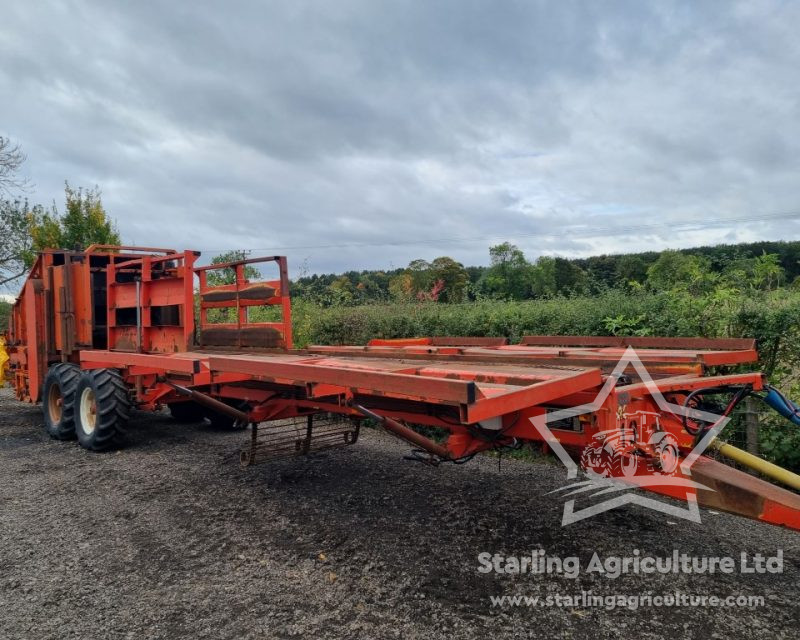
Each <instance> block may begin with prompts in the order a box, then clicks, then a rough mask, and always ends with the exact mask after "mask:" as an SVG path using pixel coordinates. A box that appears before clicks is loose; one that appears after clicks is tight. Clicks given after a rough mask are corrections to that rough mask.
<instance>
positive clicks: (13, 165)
mask: <svg viewBox="0 0 800 640" xmlns="http://www.w3.org/2000/svg"><path fill="white" fill-rule="evenodd" d="M23 162H25V154H24V153H23V152H22V148H21V147H20V146H19V145H18V144H15V143H13V142H11V140H9V139H8V138H4V137H3V136H0V193H7V194H8V193H11V191H12V190H13V189H15V188H16V189H18V188H21V187H23V186H25V184H26V181H25V180H23V179H20V178H18V177H17V172H18V171H19V168H20V167H21V166H22V163H23Z"/></svg>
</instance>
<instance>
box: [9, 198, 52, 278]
mask: <svg viewBox="0 0 800 640" xmlns="http://www.w3.org/2000/svg"><path fill="white" fill-rule="evenodd" d="M41 215H42V208H41V207H40V206H34V207H31V206H30V205H29V204H28V202H27V201H22V202H20V201H19V200H14V201H13V202H12V201H10V200H0V238H2V243H1V244H0V286H3V285H10V284H11V283H13V281H14V280H16V279H17V278H20V277H22V276H23V275H25V273H26V271H27V270H28V267H29V266H30V265H31V263H32V262H33V258H34V256H35V255H36V254H35V252H34V251H33V239H32V238H31V234H30V221H31V219H33V218H34V217H36V216H41Z"/></svg>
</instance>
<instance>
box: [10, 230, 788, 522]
mask: <svg viewBox="0 0 800 640" xmlns="http://www.w3.org/2000/svg"><path fill="white" fill-rule="evenodd" d="M198 255H199V254H197V253H196V252H193V251H184V252H182V253H178V252H176V251H174V250H171V249H148V248H137V247H110V246H100V245H98V246H92V247H90V248H89V249H87V250H86V251H85V252H66V251H47V252H44V253H42V254H41V255H40V256H39V258H38V259H37V261H36V263H35V264H34V266H33V268H32V270H31V273H30V275H29V278H28V280H27V281H26V283H25V285H24V287H23V291H22V294H21V295H20V298H19V300H18V301H17V303H16V304H15V306H14V309H13V311H12V319H11V329H10V334H9V340H8V344H9V350H10V355H11V363H12V370H13V372H14V384H15V387H16V390H17V396H18V397H19V398H20V399H23V400H27V401H31V402H35V401H37V400H38V399H39V393H40V389H41V384H42V380H43V378H44V375H45V373H46V371H47V368H48V366H49V365H51V364H53V363H55V362H63V361H68V362H75V363H79V364H80V366H81V367H82V368H83V369H98V368H113V369H117V370H119V371H121V372H122V374H123V377H124V379H125V381H126V382H127V384H128V385H129V387H130V393H131V396H132V398H133V400H134V401H135V403H136V404H137V406H139V408H142V409H157V408H159V407H161V406H163V405H164V404H170V403H173V402H181V401H186V396H185V395H181V393H180V389H183V391H184V393H185V392H186V390H187V389H190V390H191V393H194V394H195V395H194V396H193V397H195V398H198V399H203V398H205V400H204V401H208V402H212V403H213V401H214V400H215V399H216V400H217V401H220V400H221V401H228V402H234V403H236V404H237V406H244V407H245V409H244V410H243V411H244V413H242V412H241V411H239V410H237V411H239V412H238V414H237V415H240V416H242V415H246V417H247V419H248V421H249V422H253V423H259V422H268V421H271V420H278V419H283V418H292V417H297V416H309V415H313V414H317V413H322V412H329V413H334V414H339V415H342V416H349V417H354V418H363V416H364V415H369V416H373V417H375V416H377V417H378V418H379V419H381V420H384V421H385V424H386V425H387V428H388V429H390V430H391V431H392V432H393V433H394V434H396V435H399V436H401V437H405V436H409V431H408V427H407V426H406V425H404V424H402V423H408V424H419V425H426V426H429V427H435V428H439V429H442V430H444V431H446V432H447V438H446V441H445V443H444V444H443V445H441V444H438V443H428V444H426V441H425V438H424V437H423V436H420V435H417V436H414V437H413V438H411V437H410V436H409V439H411V440H413V442H414V443H416V444H420V443H422V444H423V445H424V446H423V448H425V449H426V450H427V451H429V452H437V454H436V455H439V457H444V458H446V459H450V460H453V459H459V458H463V457H464V456H469V455H472V454H474V453H477V452H479V451H483V450H487V449H491V448H495V447H500V446H505V445H509V444H511V443H513V442H515V441H518V440H527V441H535V442H540V443H542V445H543V446H547V444H548V442H551V441H550V440H548V439H547V438H545V437H543V436H542V434H541V433H540V432H539V430H538V429H537V428H536V427H535V426H534V423H533V422H532V420H533V419H536V418H540V417H541V416H543V415H544V414H545V412H547V411H551V410H554V409H558V408H569V407H574V406H578V405H589V403H595V404H594V405H591V408H590V409H587V410H586V413H585V414H584V415H581V416H577V417H575V420H574V421H573V422H571V423H569V425H568V426H567V425H564V426H561V427H560V428H555V427H554V428H553V429H552V430H551V432H552V433H553V434H554V437H555V438H556V439H557V441H558V442H559V443H561V444H562V445H564V446H565V447H567V449H568V450H569V451H571V452H573V453H574V454H575V455H576V456H577V455H578V454H579V452H580V450H581V449H582V448H584V447H585V446H586V445H587V444H588V443H590V442H591V441H592V439H593V438H594V437H595V436H596V435H597V434H598V433H601V432H605V431H612V430H615V429H616V430H618V431H619V432H620V433H621V434H622V436H623V443H624V447H625V450H624V455H625V456H627V457H628V458H629V459H632V458H642V459H643V460H652V459H654V456H656V454H657V452H656V451H655V449H654V446H653V444H652V442H650V440H651V439H652V437H653V435H654V434H655V433H656V432H661V431H663V432H664V433H667V434H669V435H670V437H672V438H673V439H674V441H675V443H676V446H677V447H678V449H679V455H680V456H682V457H685V456H686V455H688V454H689V452H690V451H691V450H692V448H693V446H694V443H695V438H694V436H692V435H691V434H690V433H688V432H687V431H686V429H685V428H684V426H683V422H682V418H681V417H680V416H677V415H674V414H673V413H672V411H671V410H669V409H665V407H664V405H663V399H660V398H659V396H660V395H664V396H666V397H668V398H669V401H670V402H671V403H678V404H680V403H681V402H683V401H684V400H685V399H686V398H687V396H688V394H689V393H690V392H691V391H692V390H695V389H703V388H711V387H724V388H739V387H741V386H743V385H744V386H747V387H748V388H752V389H755V390H757V389H761V388H762V387H763V384H764V380H763V377H762V376H761V374H759V373H737V374H729V375H708V369H709V367H717V366H737V365H740V364H742V363H746V362H754V361H756V359H757V353H756V350H755V344H754V342H753V341H752V340H730V339H723V340H716V339H714V340H707V339H704V338H672V339H668V338H651V337H630V338H622V337H593V336H588V337H587V336H526V337H525V338H523V340H522V341H521V343H520V344H514V345H511V344H508V340H507V339H506V338H474V337H431V338H413V339H400V340H386V339H380V340H373V341H371V342H370V343H369V344H367V345H365V346H314V347H310V348H308V349H306V350H302V351H300V350H292V326H291V322H292V318H291V303H290V298H289V279H288V270H287V264H286V258H285V257H283V256H271V257H266V258H255V259H248V260H240V261H235V262H231V263H226V264H216V265H208V266H202V267H195V266H194V263H195V261H196V259H197V256H198ZM262 262H275V263H276V265H277V267H278V270H279V278H278V279H277V280H266V281H260V282H249V281H248V280H247V278H246V277H245V268H246V266H247V265H250V264H256V263H262ZM218 269H232V270H233V272H234V274H235V277H234V281H233V282H232V283H231V284H224V285H217V286H210V285H209V284H208V273H209V272H210V271H212V270H218ZM195 274H197V277H198V280H199V288H198V289H197V292H196V295H197V298H198V301H197V305H198V309H199V313H198V314H197V316H198V317H197V319H195V311H194V310H195V288H194V283H195V281H194V276H195ZM259 306H275V307H280V309H281V320H280V321H279V322H250V315H249V310H250V309H253V308H254V307H259ZM217 309H233V310H234V312H233V315H234V317H235V322H220V323H215V322H212V321H211V318H210V315H211V313H212V312H213V310H217ZM195 320H197V321H195ZM630 348H633V349H635V351H636V356H637V357H638V359H639V360H640V361H641V362H642V363H643V364H644V365H645V366H646V369H647V372H648V374H649V375H650V376H651V378H652V379H653V381H651V382H647V381H643V380H641V379H640V377H639V375H638V371H637V369H636V368H635V367H632V366H628V367H627V368H626V369H625V371H624V376H623V377H622V378H618V379H615V380H611V378H610V375H611V373H612V372H613V371H614V369H615V368H616V367H617V365H618V363H619V361H620V359H621V358H623V357H625V356H626V354H627V353H628V352H627V350H628V349H630ZM611 383H613V384H611ZM608 385H610V386H608ZM601 391H604V392H606V393H605V395H603V394H602V393H601ZM198 392H199V393H201V394H204V395H203V396H198V395H196V394H197V393H198ZM217 406H220V402H217ZM636 416H640V417H636ZM645 416H652V417H653V418H652V420H651V421H650V422H647V421H646V420H645V418H644V417H645ZM404 434H405V436H404ZM696 470H697V471H696V473H695V471H694V470H693V477H695V476H696V478H695V479H697V478H703V479H705V480H707V482H708V483H709V486H713V487H714V488H715V489H716V492H715V493H713V494H712V493H710V492H707V491H706V492H704V491H700V492H694V493H693V494H691V495H693V496H695V497H696V498H697V499H698V501H699V502H700V503H701V504H706V505H710V506H715V507H716V508H720V509H726V510H729V511H733V512H736V513H740V514H742V515H746V516H748V517H752V518H757V519H760V520H763V521H766V522H771V523H775V524H783V525H786V526H790V527H793V528H796V529H800V498H798V497H797V496H796V495H795V494H792V493H790V492H788V491H785V490H783V489H780V488H778V487H776V486H774V485H771V484H769V483H766V482H763V481H761V480H758V479H756V478H752V477H750V476H748V475H747V474H743V473H741V472H739V471H736V470H735V469H732V468H730V467H726V466H725V465H721V464H720V463H718V462H715V461H713V460H710V459H706V458H701V459H700V462H699V464H698V466H697V467H696ZM648 490H652V491H656V492H659V493H663V494H665V495H670V496H672V497H677V498H686V497H687V495H689V494H690V493H691V491H694V490H691V491H690V490H687V489H684V488H670V487H667V488H664V487H660V488H657V487H652V488H648Z"/></svg>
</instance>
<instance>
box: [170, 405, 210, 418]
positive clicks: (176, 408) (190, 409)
mask: <svg viewBox="0 0 800 640" xmlns="http://www.w3.org/2000/svg"><path fill="white" fill-rule="evenodd" d="M169 412H170V415H172V419H173V420H175V421H177V422H186V423H192V422H203V420H205V419H206V413H207V412H208V410H207V409H206V408H205V407H204V406H203V405H201V404H197V403H196V402H192V401H191V400H190V401H188V402H173V403H172V404H170V405H169Z"/></svg>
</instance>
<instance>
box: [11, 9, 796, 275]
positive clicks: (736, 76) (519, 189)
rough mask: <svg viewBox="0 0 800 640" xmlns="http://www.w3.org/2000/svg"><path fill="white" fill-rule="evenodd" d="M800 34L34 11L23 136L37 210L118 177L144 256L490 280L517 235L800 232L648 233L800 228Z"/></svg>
mask: <svg viewBox="0 0 800 640" xmlns="http://www.w3.org/2000/svg"><path fill="white" fill-rule="evenodd" d="M798 18H800V8H798V6H797V5H793V4H790V3H780V2H777V1H776V2H770V1H765V2H760V3H751V2H741V3H734V4H720V3H717V2H659V3H644V2H634V1H630V2H604V3H594V2H508V3H490V2H485V3H472V2H470V3H466V2H461V1H459V0H449V1H439V2H425V3H420V2H393V3H376V2H367V1H363V2H355V1H352V2H344V1H342V2H336V3H330V2H305V1H304V2H291V3H279V2H272V3H264V2H255V1H253V2H230V3H217V2H193V3H155V2H136V3H102V2H72V3H66V4H65V3H58V2H50V3H14V4H12V5H11V6H9V7H7V8H5V9H4V20H3V22H2V23H0V95H3V96H6V99H4V100H3V101H2V102H0V130H1V131H2V133H3V134H4V135H10V136H12V137H13V138H15V139H16V140H18V141H20V142H21V143H22V144H23V145H24V147H25V149H26V151H27V152H28V155H29V163H28V165H27V171H28V173H29V174H30V177H31V178H32V180H33V181H34V182H35V183H36V185H37V189H36V193H35V197H36V199H37V200H39V201H43V202H49V201H51V200H53V199H55V200H57V201H60V200H61V194H60V190H61V187H62V184H63V180H64V179H68V180H70V182H72V183H74V184H85V185H92V184H95V183H97V184H99V185H100V186H101V188H102V189H103V191H104V199H105V202H106V205H107V208H108V209H109V211H111V213H112V214H113V215H114V216H115V217H116V218H117V219H118V222H119V226H120V229H121V231H122V233H123V236H124V238H125V239H126V240H127V241H136V242H140V243H145V244H152V243H153V242H154V240H158V244H171V245H176V246H183V245H190V246H192V247H197V248H200V249H209V250H214V249H227V248H254V249H256V248H270V249H275V248H279V247H298V248H297V249H294V250H293V253H292V254H290V262H292V263H298V264H299V263H300V262H301V261H302V260H304V259H305V258H308V267H309V268H310V269H311V270H312V271H332V270H341V269H348V268H380V267H388V266H389V265H393V266H402V265H404V264H406V263H407V262H408V261H409V260H410V259H412V258H415V257H420V256H422V257H428V258H431V257H435V256H436V255H441V254H444V253H446V254H449V255H453V256H454V257H456V258H457V259H459V260H462V261H463V262H466V263H470V264H475V263H485V262H486V261H487V259H488V251H487V247H488V244H489V243H490V242H492V241H497V240H502V239H509V240H512V241H515V240H516V241H517V242H518V244H519V245H520V246H521V247H522V248H523V249H525V251H526V252H527V253H529V254H530V255H531V256H535V255H539V254H541V253H559V254H562V255H586V254H589V253H595V252H600V251H603V252H605V251H620V250H625V251H627V250H637V249H650V248H664V247H666V246H689V245H692V244H697V243H698V242H714V241H732V240H735V239H740V240H749V239H755V238H767V237H770V238H776V237H780V238H788V237H796V235H797V232H798V230H800V226H798V223H797V221H793V220H783V221H779V222H776V221H756V222H753V223H737V224H735V225H730V226H728V227H726V226H724V225H723V226H714V227H712V228H709V229H706V230H705V231H701V232H694V233H691V234H676V233H673V232H672V231H671V229H670V227H669V226H665V227H664V228H663V229H658V230H655V231H652V232H649V231H648V232H647V233H641V232H630V231H626V229H628V228H630V227H631V226H634V227H635V226H636V225H641V224H643V223H647V222H657V221H663V222H665V223H666V224H672V225H675V224H678V223H681V222H685V221H687V220H689V221H696V220H712V219H715V218H717V217H720V216H722V217H726V216H727V217H742V216H747V215H751V214H752V215H754V216H757V215H763V214H765V213H778V212H785V211H793V210H798V209H800V207H799V206H798V186H797V175H798V173H799V172H800V159H799V158H800V154H799V153H798V152H800V149H799V148H798V147H799V146H800V142H798V141H800V119H798V114H799V113H800V106H799V105H800V89H799V88H798V82H797V73H798V72H797V69H798V68H800V65H798V62H800V41H798V39H797V38H796V35H795V29H794V26H795V25H796V24H798ZM593 226H594V227H596V228H599V229H603V230H604V231H603V233H598V234H597V235H596V236H595V237H592V236H591V233H587V229H591V228H592V227H593ZM570 230H573V233H572V234H570ZM440 238H442V239H447V238H452V239H453V241H450V242H435V240H437V239H440ZM456 239H458V240H456ZM404 241H407V242H416V241H420V242H421V243H420V244H418V245H413V244H412V245H398V244H397V243H400V242H404ZM392 243H394V244H392ZM370 244H374V245H375V246H369V245H370ZM335 245H344V246H340V248H338V249H337V248H325V249H316V250H312V249H303V248H302V247H317V246H325V247H329V246H335ZM352 245H364V246H357V247H354V246H352Z"/></svg>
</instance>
